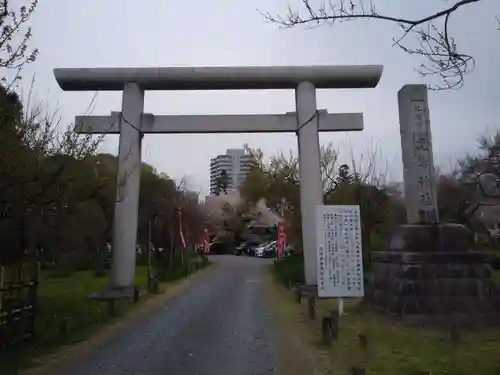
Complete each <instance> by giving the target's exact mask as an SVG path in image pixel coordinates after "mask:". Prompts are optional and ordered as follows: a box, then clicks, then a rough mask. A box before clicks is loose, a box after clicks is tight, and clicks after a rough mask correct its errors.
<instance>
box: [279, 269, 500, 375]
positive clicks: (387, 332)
mask: <svg viewBox="0 0 500 375" xmlns="http://www.w3.org/2000/svg"><path fill="white" fill-rule="evenodd" d="M284 267H285V264H283V265H282V267H281V269H277V268H276V266H275V265H273V266H271V272H272V273H273V274H274V276H275V277H274V280H275V282H276V283H280V284H284V280H283V275H284V274H285V275H289V273H290V272H291V273H292V274H293V273H294V272H293V271H294V270H296V268H297V267H296V265H290V269H291V270H293V271H290V270H288V271H286V270H284V269H283V268H284ZM494 277H495V278H496V279H497V280H498V281H500V272H496V274H495V276H494ZM281 291H282V292H283V293H287V294H288V298H287V299H285V300H284V301H285V302H283V303H286V304H291V305H293V304H294V302H293V300H294V296H293V292H292V291H291V290H288V291H287V290H286V289H285V288H284V287H281ZM360 302H361V300H360V299H345V315H343V316H342V317H341V318H340V321H339V340H338V341H337V342H335V343H334V344H333V345H332V347H324V346H322V345H320V344H319V343H320V339H321V318H322V317H323V316H327V315H329V312H330V311H331V310H332V309H337V301H336V300H318V301H317V304H316V308H317V316H318V319H317V320H315V321H310V320H309V318H308V316H307V302H306V301H303V302H302V306H299V309H298V310H297V314H298V315H299V316H297V321H296V324H303V325H305V326H306V327H307V328H308V331H309V333H310V335H309V337H305V338H304V339H305V340H309V342H310V343H311V344H312V345H311V346H312V347H314V348H315V351H316V355H317V359H316V362H318V363H320V362H321V363H322V364H323V363H327V365H326V367H327V370H326V371H325V373H328V374H339V375H340V374H350V373H351V372H350V371H351V368H352V367H355V366H357V367H364V368H365V369H366V374H370V375H421V374H432V375H470V374H478V375H479V374H481V375H498V374H500V329H498V328H495V329H492V328H486V329H480V330H476V331H460V332H459V337H460V342H459V343H458V344H456V343H453V341H452V340H451V339H450V334H449V333H448V332H446V331H445V330H441V331H440V330H433V329H423V328H411V327H407V326H404V325H402V324H400V323H398V322H397V321H395V320H393V319H391V318H390V317H387V316H383V315H380V314H378V313H376V312H374V311H371V310H369V309H368V308H367V307H364V306H363V305H361V304H360ZM297 306H298V305H297ZM290 308H292V306H290ZM359 334H363V335H366V337H367V340H368V347H367V349H363V348H361V346H360V344H359V338H358V335H359Z"/></svg>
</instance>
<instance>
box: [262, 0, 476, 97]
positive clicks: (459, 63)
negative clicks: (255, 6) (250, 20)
mask: <svg viewBox="0 0 500 375" xmlns="http://www.w3.org/2000/svg"><path fill="white" fill-rule="evenodd" d="M301 1H302V7H303V8H304V11H303V12H301V11H297V10H293V9H292V8H291V7H290V6H289V8H288V13H287V14H286V15H285V16H280V15H272V14H270V13H268V12H267V13H263V12H261V11H259V13H261V14H262V15H263V16H264V17H265V18H266V19H267V20H269V21H270V22H273V23H276V24H278V25H280V26H283V27H286V28H291V27H294V26H298V25H309V26H310V25H315V26H321V25H333V24H335V23H336V22H345V21H352V20H357V19H365V20H371V19H374V20H380V21H386V22H392V23H396V24H398V25H399V26H400V27H401V29H402V30H403V34H402V35H401V36H400V37H399V38H396V39H394V40H393V45H394V46H398V47H399V48H401V49H402V50H403V51H404V52H406V53H408V54H410V55H414V54H416V55H421V56H423V57H424V58H425V59H426V60H427V61H428V62H427V63H425V64H422V65H421V66H420V67H419V68H418V69H416V71H417V72H418V73H420V74H421V75H422V76H428V75H433V76H438V77H439V78H440V80H441V81H442V83H441V84H439V85H436V86H431V89H434V90H443V89H459V88H461V87H462V85H463V80H464V74H465V73H466V72H468V71H470V70H472V69H473V68H474V59H473V57H472V56H470V55H467V54H464V53H461V52H459V51H458V49H457V45H456V43H455V41H454V39H453V38H452V37H451V36H450V35H449V21H450V17H451V15H452V14H453V13H454V12H456V11H457V10H458V9H459V8H462V7H464V6H466V5H470V4H473V3H478V2H480V1H482V0H461V1H457V2H455V4H453V5H452V6H450V7H448V8H446V9H444V10H441V11H439V12H436V13H434V14H431V15H428V16H426V17H422V18H418V19H409V18H403V17H397V16H391V15H383V14H380V13H378V12H377V10H376V9H375V6H374V5H373V4H370V8H369V10H367V9H366V8H365V6H364V1H363V0H358V1H355V0H337V1H336V2H335V3H332V2H329V5H328V6H326V5H325V4H322V5H319V6H317V7H313V6H312V5H311V0H301ZM440 19H442V20H443V24H442V25H441V29H440V28H438V27H436V25H435V24H434V22H435V21H437V20H440ZM417 27H418V28H417ZM410 33H411V34H413V35H415V37H416V39H417V42H418V47H416V48H414V47H409V46H408V45H406V44H403V42H404V40H405V39H406V37H407V36H408V34H410Z"/></svg>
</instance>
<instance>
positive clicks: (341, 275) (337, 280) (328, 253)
mask: <svg viewBox="0 0 500 375" xmlns="http://www.w3.org/2000/svg"><path fill="white" fill-rule="evenodd" d="M316 228H317V229H316V243H317V256H318V296H319V297H362V296H363V295H364V285H363V256H362V254H363V251H362V246H361V220H360V215H359V206H325V205H320V206H316Z"/></svg>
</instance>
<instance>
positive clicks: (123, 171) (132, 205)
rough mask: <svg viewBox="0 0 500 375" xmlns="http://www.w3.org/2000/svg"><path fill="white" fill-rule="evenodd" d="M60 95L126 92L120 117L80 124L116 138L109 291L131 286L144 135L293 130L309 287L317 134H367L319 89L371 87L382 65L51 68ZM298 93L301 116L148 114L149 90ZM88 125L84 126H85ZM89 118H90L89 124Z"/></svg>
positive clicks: (318, 194) (318, 187)
mask: <svg viewBox="0 0 500 375" xmlns="http://www.w3.org/2000/svg"><path fill="white" fill-rule="evenodd" d="M54 74H55V77H56V80H57V82H58V83H59V85H60V87H61V88H62V89H63V90H72V91H94V90H107V91H123V99H122V112H121V113H119V114H118V115H116V114H115V115H113V114H112V115H111V116H89V117H87V118H83V119H82V118H77V124H76V126H77V127H79V129H77V131H80V132H82V133H119V134H120V141H119V155H118V163H119V165H118V176H117V195H116V204H115V215H114V225H113V263H112V275H111V278H110V287H111V288H128V287H130V286H132V285H133V282H134V274H135V256H136V240H137V214H138V207H139V185H140V171H141V168H140V165H141V138H142V134H143V133H235V132H238V133H255V132H290V131H296V132H297V135H298V146H299V165H300V168H299V175H300V176H299V177H300V200H301V215H302V238H303V251H304V262H305V281H306V284H308V285H316V284H317V270H316V252H317V249H316V234H315V228H316V227H315V220H314V212H315V206H316V205H321V204H322V203H323V191H322V184H321V172H320V164H319V160H320V155H319V136H318V131H321V130H324V131H349V130H361V129H362V128H363V124H362V116H361V114H359V113H358V114H326V112H325V111H318V110H317V107H316V89H317V88H329V89H341V88H372V87H375V86H376V85H377V84H378V81H379V79H380V76H381V74H382V67H381V66H378V65H377V66H306V67H302V66H292V67H264V66H262V67H204V68H91V69H71V68H70V69H54ZM259 89H294V90H295V98H296V111H297V112H296V114H295V113H289V114H285V115H220V116H189V115H188V116H152V115H145V114H143V108H144V90H259ZM82 120H83V122H82ZM85 120H88V121H87V122H86V121H85Z"/></svg>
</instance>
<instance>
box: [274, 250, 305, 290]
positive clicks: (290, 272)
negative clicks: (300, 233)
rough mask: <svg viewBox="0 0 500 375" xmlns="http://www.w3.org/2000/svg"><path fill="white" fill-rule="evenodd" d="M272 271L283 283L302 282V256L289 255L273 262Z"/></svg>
mask: <svg viewBox="0 0 500 375" xmlns="http://www.w3.org/2000/svg"><path fill="white" fill-rule="evenodd" d="M274 272H275V274H276V275H277V276H278V278H279V279H280V281H281V282H282V283H283V284H285V285H293V284H304V281H305V280H304V257H303V255H290V256H288V257H285V258H283V259H281V260H280V261H276V262H275V263H274Z"/></svg>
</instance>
